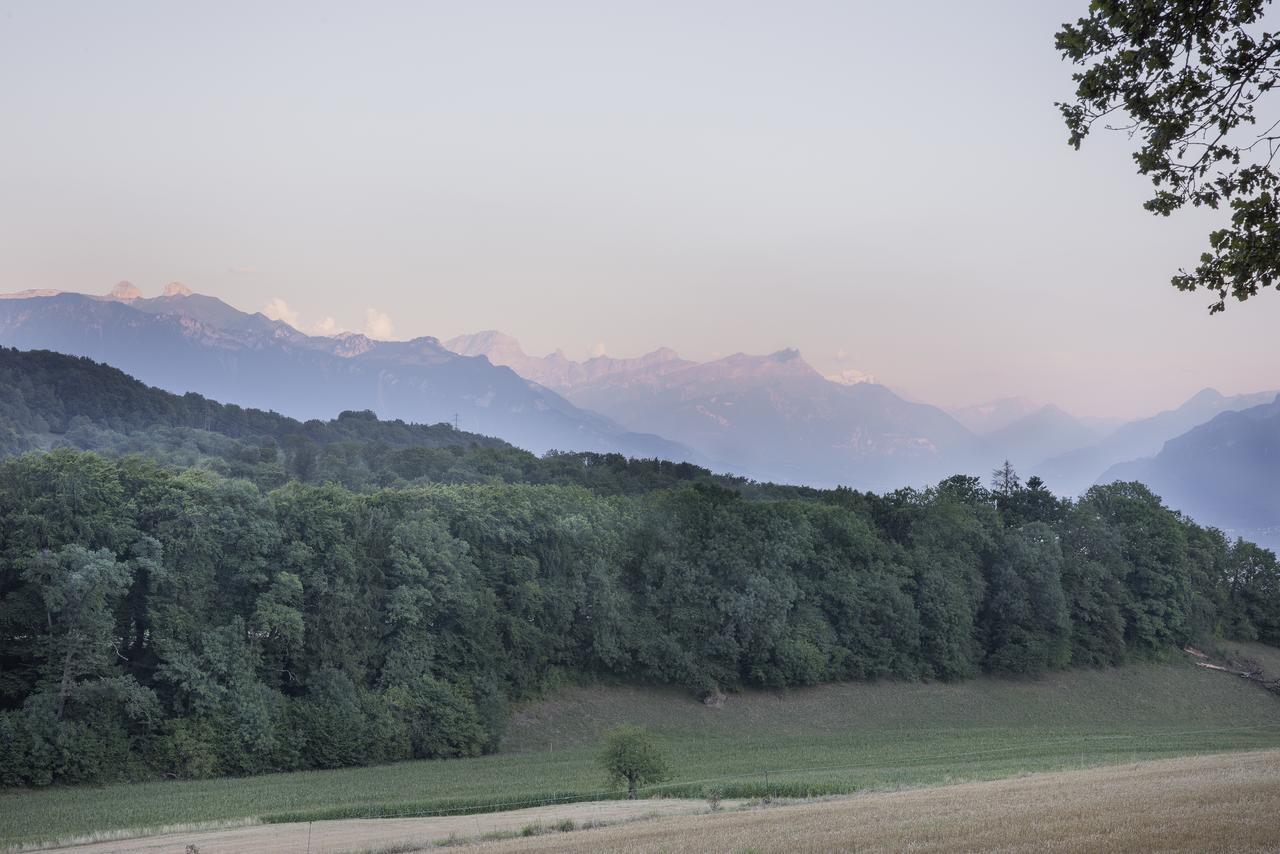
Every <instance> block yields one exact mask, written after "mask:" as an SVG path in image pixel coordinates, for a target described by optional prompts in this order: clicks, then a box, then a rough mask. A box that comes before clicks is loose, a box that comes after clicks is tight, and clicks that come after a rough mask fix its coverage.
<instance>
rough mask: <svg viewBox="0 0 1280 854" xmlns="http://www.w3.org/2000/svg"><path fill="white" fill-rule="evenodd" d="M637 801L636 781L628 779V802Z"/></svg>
mask: <svg viewBox="0 0 1280 854" xmlns="http://www.w3.org/2000/svg"><path fill="white" fill-rule="evenodd" d="M635 799H636V779H635V777H628V778H627V800H629V801H634V800H635Z"/></svg>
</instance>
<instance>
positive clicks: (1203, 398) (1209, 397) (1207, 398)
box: [1182, 387, 1224, 406]
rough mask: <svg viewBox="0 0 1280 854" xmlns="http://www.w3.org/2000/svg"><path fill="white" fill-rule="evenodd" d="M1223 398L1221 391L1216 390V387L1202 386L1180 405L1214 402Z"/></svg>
mask: <svg viewBox="0 0 1280 854" xmlns="http://www.w3.org/2000/svg"><path fill="white" fill-rule="evenodd" d="M1223 399H1224V398H1223V396H1222V392H1220V391H1218V390H1217V389H1216V388H1212V387H1210V388H1202V389H1200V390H1199V391H1198V392H1196V393H1195V394H1193V395H1192V396H1191V397H1190V399H1188V400H1187V402H1186V403H1184V404H1182V405H1183V406H1189V405H1191V404H1195V403H1216V402H1218V401H1220V400H1223Z"/></svg>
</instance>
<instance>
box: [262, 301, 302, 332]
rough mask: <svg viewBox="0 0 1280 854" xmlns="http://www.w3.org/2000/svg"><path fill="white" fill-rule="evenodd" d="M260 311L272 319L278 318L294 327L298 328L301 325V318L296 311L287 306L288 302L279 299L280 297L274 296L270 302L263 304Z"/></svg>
mask: <svg viewBox="0 0 1280 854" xmlns="http://www.w3.org/2000/svg"><path fill="white" fill-rule="evenodd" d="M262 313H263V314H265V315H266V316H267V317H269V318H271V319H272V320H279V321H281V322H282V323H287V324H289V325H290V326H292V327H293V328H294V329H298V328H300V327H301V326H302V318H301V317H299V316H298V313H297V312H296V311H294V310H293V309H291V308H289V303H287V302H285V301H284V300H282V299H280V297H275V298H274V299H272V300H271V302H269V303H267V304H266V305H265V306H263V307H262Z"/></svg>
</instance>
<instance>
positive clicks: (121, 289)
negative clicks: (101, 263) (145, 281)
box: [107, 282, 142, 302]
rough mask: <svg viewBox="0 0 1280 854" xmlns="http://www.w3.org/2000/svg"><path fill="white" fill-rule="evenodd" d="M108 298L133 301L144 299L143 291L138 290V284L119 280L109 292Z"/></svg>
mask: <svg viewBox="0 0 1280 854" xmlns="http://www.w3.org/2000/svg"><path fill="white" fill-rule="evenodd" d="M107 299H113V300H118V301H120V302H133V301H134V300H136V299H142V291H140V290H138V286H137V285H135V284H134V283H133V282H117V283H116V286H115V287H114V288H112V289H111V292H110V293H109V294H107Z"/></svg>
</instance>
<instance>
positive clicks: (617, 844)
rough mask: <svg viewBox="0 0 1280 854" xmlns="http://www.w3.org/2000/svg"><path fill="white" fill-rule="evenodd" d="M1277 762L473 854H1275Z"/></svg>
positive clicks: (1153, 771) (722, 821)
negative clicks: (827, 853)
mask: <svg viewBox="0 0 1280 854" xmlns="http://www.w3.org/2000/svg"><path fill="white" fill-rule="evenodd" d="M1277 816H1280V751H1277V750H1267V751H1257V752H1251V753H1236V754H1220V755H1214V756H1198V757H1192V758H1185V759H1170V760H1162V761H1157V762H1142V763H1137V764H1133V765H1119V766H1112V767H1109V768H1091V769H1087V770H1082V771H1062V772H1054V773H1048V774H1031V775H1028V776H1025V777H1020V778H1015V779H1009V780H996V781H991V782H983V783H963V784H958V785H951V786H939V787H935V788H928V789H917V790H912V791H904V792H890V793H877V794H867V795H860V796H854V797H849V798H841V799H838V800H830V801H825V802H819V803H807V804H798V805H794V806H777V807H766V808H760V809H753V810H748V811H742V812H721V813H718V814H715V815H700V816H686V817H679V818H669V819H653V820H651V821H645V822H640V823H634V824H626V825H620V826H616V827H606V828H599V829H593V830H582V831H578V832H574V833H566V834H556V835H554V836H542V837H535V838H532V839H520V840H509V841H503V842H494V843H488V844H484V845H481V846H477V847H476V848H475V849H473V850H476V851H483V852H499V851H522V852H529V851H570V852H572V851H583V852H588V851H590V852H596V851H619V852H631V851H636V852H640V851H645V852H647V851H655V852H656V851H663V852H680V851H725V852H747V851H760V852H764V851H880V850H893V851H922V852H923V851H1091V852H1108V851H1117V852H1119V851H1195V852H1202V851H1224V852H1225V851H1230V852H1241V851H1277V850H1280V820H1278V819H1277Z"/></svg>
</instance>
